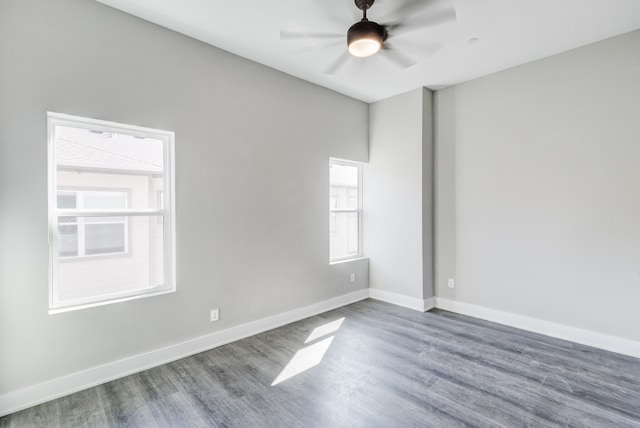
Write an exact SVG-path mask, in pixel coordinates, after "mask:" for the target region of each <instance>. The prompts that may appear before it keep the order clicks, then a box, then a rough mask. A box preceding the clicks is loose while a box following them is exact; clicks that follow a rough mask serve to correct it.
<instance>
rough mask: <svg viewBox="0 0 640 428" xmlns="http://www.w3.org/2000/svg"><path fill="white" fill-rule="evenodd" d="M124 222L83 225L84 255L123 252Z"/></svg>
mask: <svg viewBox="0 0 640 428" xmlns="http://www.w3.org/2000/svg"><path fill="white" fill-rule="evenodd" d="M125 239H126V236H125V224H124V223H103V224H90V223H89V224H86V225H85V227H84V240H85V243H84V252H85V254H86V255H88V256H89V255H93V254H114V253H124V252H125Z"/></svg>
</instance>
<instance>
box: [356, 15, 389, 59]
mask: <svg viewBox="0 0 640 428" xmlns="http://www.w3.org/2000/svg"><path fill="white" fill-rule="evenodd" d="M386 38H387V31H386V30H385V29H384V27H383V26H382V25H380V24H378V23H376V22H373V21H367V20H362V21H360V22H356V23H355V24H353V25H352V26H351V28H349V31H348V32H347V46H348V47H349V53H350V54H351V55H353V56H357V57H359V58H365V57H368V56H371V55H373V54H375V53H376V52H378V51H379V50H380V48H381V47H382V43H383V42H384V41H385V39H386Z"/></svg>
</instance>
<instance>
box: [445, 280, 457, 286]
mask: <svg viewBox="0 0 640 428" xmlns="http://www.w3.org/2000/svg"><path fill="white" fill-rule="evenodd" d="M455 286H456V282H455V281H454V280H453V278H449V281H448V282H447V287H449V288H454V287H455Z"/></svg>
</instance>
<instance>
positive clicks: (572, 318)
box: [436, 31, 640, 340]
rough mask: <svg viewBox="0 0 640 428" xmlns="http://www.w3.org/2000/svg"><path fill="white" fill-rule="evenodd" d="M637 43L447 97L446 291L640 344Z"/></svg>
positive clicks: (442, 247) (514, 73)
mask: <svg viewBox="0 0 640 428" xmlns="http://www.w3.org/2000/svg"><path fill="white" fill-rule="evenodd" d="M639 52H640V31H635V32H632V33H629V34H626V35H622V36H619V37H616V38H613V39H609V40H606V41H603V42H599V43H596V44H593V45H589V46H586V47H583V48H580V49H576V50H574V51H570V52H567V53H564V54H561V55H557V56H554V57H550V58H547V59H544V60H540V61H536V62H534V63H531V64H527V65H524V66H521V67H517V68H514V69H511V70H508V71H504V72H501V73H498V74H495V75H491V76H489V77H485V78H481V79H478V80H475V81H472V82H468V83H465V84H461V85H457V86H454V87H451V88H448V89H445V90H442V91H439V92H438V93H437V130H438V131H437V151H438V166H437V170H438V176H437V198H438V199H437V202H438V209H437V220H438V222H437V223H438V228H437V248H438V268H437V272H438V276H437V290H436V294H437V295H438V296H439V297H443V298H450V299H456V300H458V301H461V302H467V303H472V304H476V305H481V306H485V307H489V308H495V309H499V310H503V311H508V312H513V313H517V314H521V315H526V316H530V317H534V318H540V319H544V320H547V321H553V322H557V323H561V324H565V325H569V326H575V327H579V328H583V329H587V330H591V331H594V332H600V333H605V334H610V335H613V336H619V337H623V338H628V339H632V340H640V328H638V326H640V311H639V310H638V302H640V197H639V195H640V143H639V142H640V140H639V138H640V101H639V100H640V79H638V76H640V55H639V54H638V53H639ZM453 219H455V221H454V220H453ZM454 276H455V278H456V280H457V282H456V288H455V289H453V290H451V289H449V288H447V286H446V278H447V277H454Z"/></svg>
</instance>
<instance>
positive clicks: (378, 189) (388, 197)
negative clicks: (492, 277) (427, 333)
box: [363, 88, 433, 299]
mask: <svg viewBox="0 0 640 428" xmlns="http://www.w3.org/2000/svg"><path fill="white" fill-rule="evenodd" d="M431 99H432V93H431V91H429V90H427V89H424V88H419V89H416V90H413V91H411V92H407V93H405V94H401V95H396V96H394V97H391V98H387V99H385V100H382V101H378V102H376V103H373V104H371V105H370V107H369V129H370V131H369V152H370V154H369V156H370V157H369V164H368V165H366V166H365V171H364V174H365V175H364V177H365V180H366V182H365V184H364V186H363V187H364V196H363V201H364V244H363V246H364V254H365V256H367V257H369V258H370V259H371V261H372V263H371V266H370V287H371V288H374V289H380V290H384V291H388V292H392V293H396V294H400V295H403V296H408V297H413V298H417V299H426V298H429V297H432V296H433V284H432V279H431V278H432V270H431V265H430V264H431V258H432V253H431V242H432V241H431V239H430V235H431V231H430V228H431V211H430V210H431V197H432V196H431V188H432V181H431V175H432V172H431V171H432V169H431V165H432V161H431V158H432V147H431V146H432V141H433V139H432V133H431ZM423 180H424V182H423ZM423 223H424V224H425V225H426V227H427V228H428V229H429V230H423ZM425 239H426V240H427V241H428V242H425V241H424V240H425ZM425 250H426V252H425Z"/></svg>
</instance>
